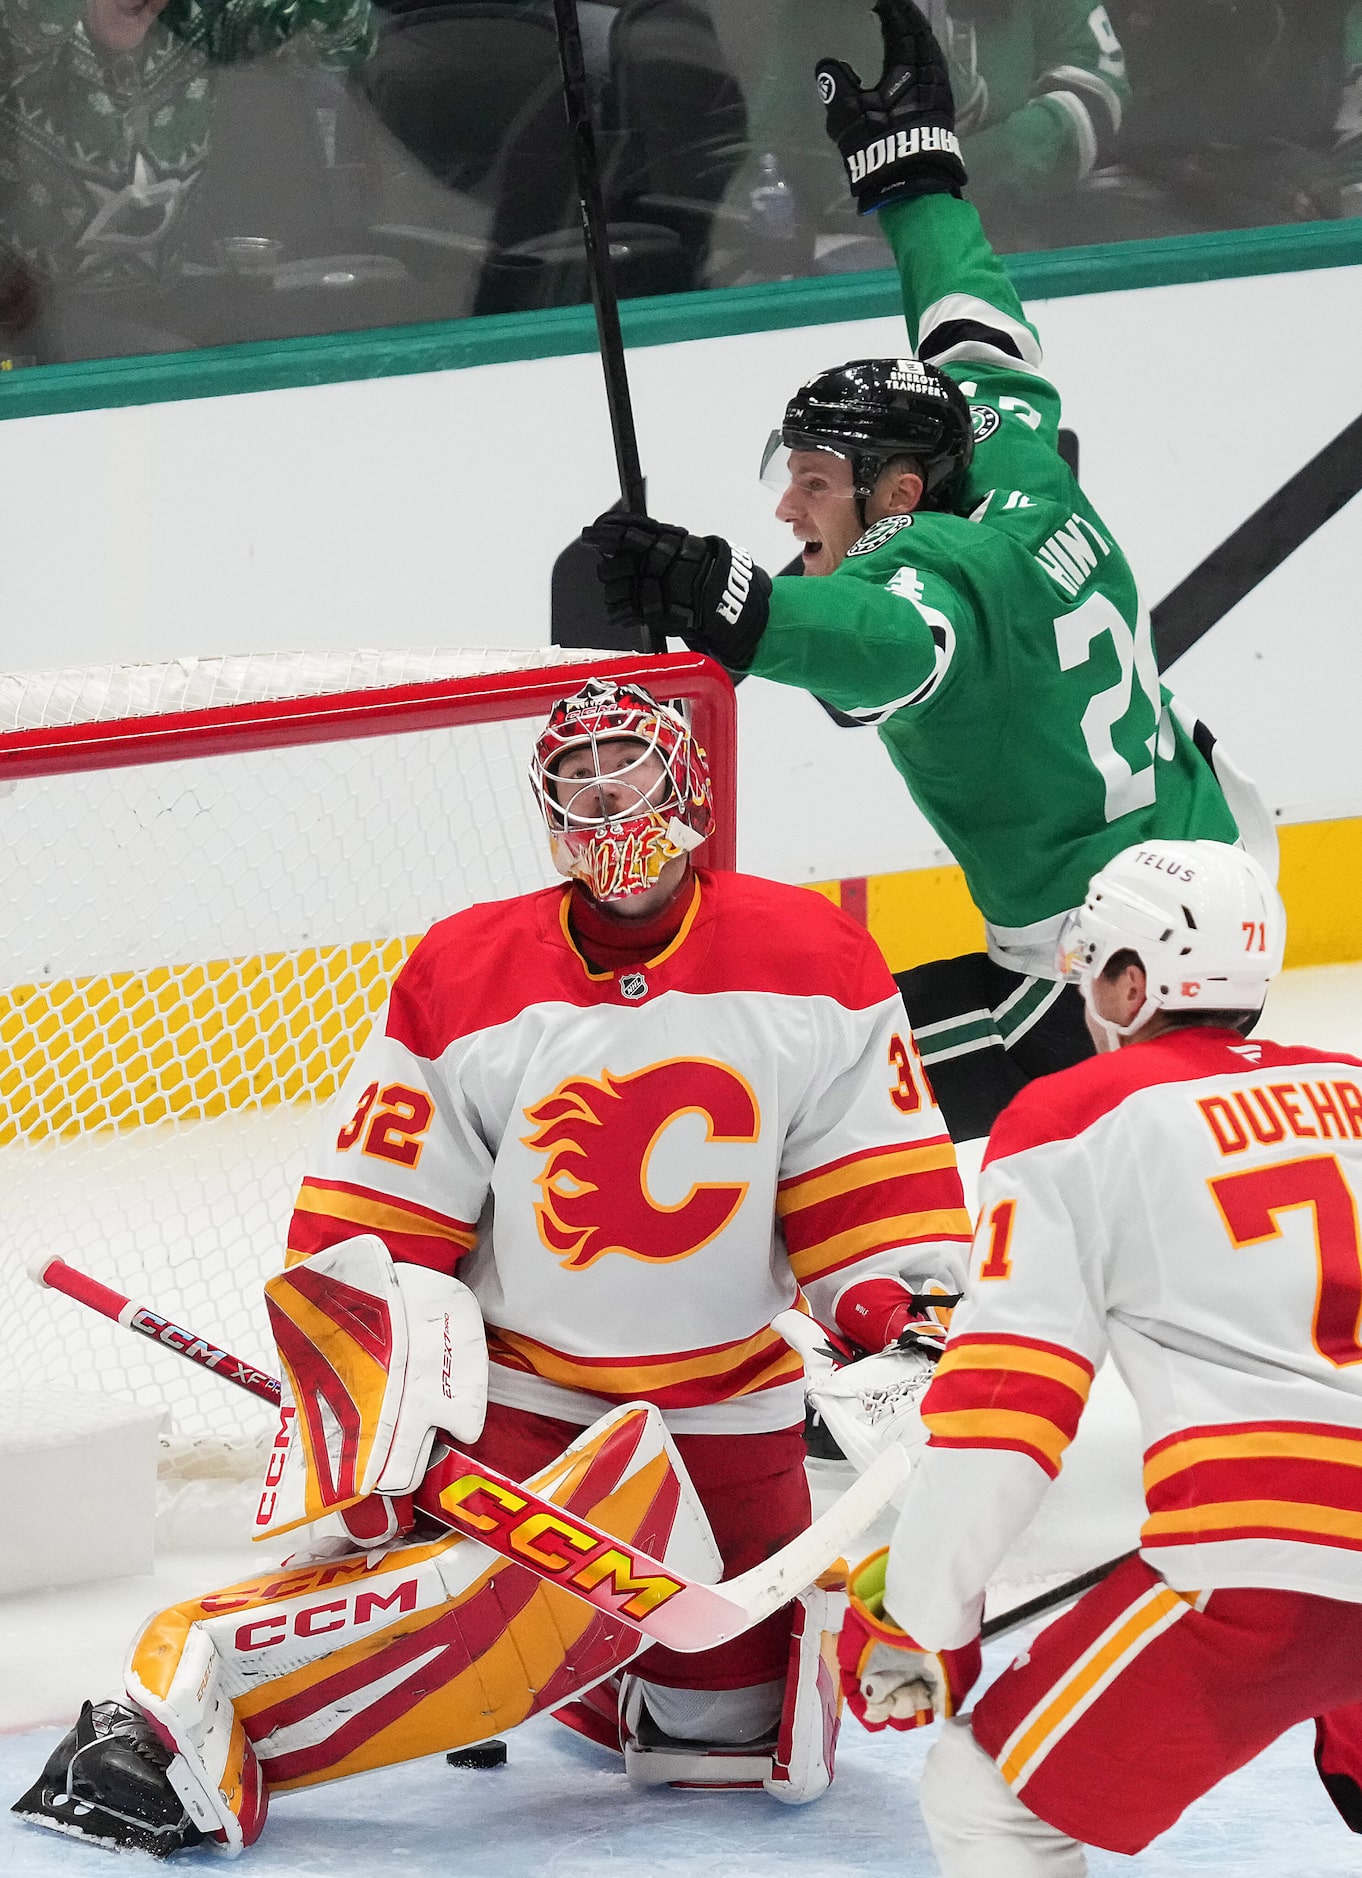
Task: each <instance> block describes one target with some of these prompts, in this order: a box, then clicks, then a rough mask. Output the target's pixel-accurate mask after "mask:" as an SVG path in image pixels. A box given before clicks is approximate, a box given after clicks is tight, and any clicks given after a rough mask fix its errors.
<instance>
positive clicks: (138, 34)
mask: <svg viewBox="0 0 1362 1878" xmlns="http://www.w3.org/2000/svg"><path fill="white" fill-rule="evenodd" d="M289 42H296V43H297V44H298V46H299V47H300V49H301V50H302V52H303V54H304V56H306V57H307V58H309V59H311V60H312V61H314V62H316V63H320V64H323V65H326V66H329V67H330V68H332V69H336V70H347V69H349V68H351V67H353V66H354V65H357V64H359V63H361V62H362V61H363V60H364V59H365V58H366V57H367V55H368V52H369V50H370V46H371V43H372V25H371V14H370V6H369V0H215V3H214V4H208V5H205V4H201V3H200V0H84V5H82V4H81V0H0V71H3V73H4V79H3V85H2V86H0V338H3V339H4V341H5V342H6V344H7V346H8V348H9V349H10V350H12V351H13V352H15V353H32V354H35V355H36V356H38V357H39V358H53V357H56V358H62V357H84V356H109V355H116V354H119V353H127V352H142V351H166V350H180V349H183V347H184V346H185V345H186V343H187V341H186V340H185V339H184V338H183V337H181V336H179V335H178V334H177V333H176V332H175V331H174V314H173V310H172V308H171V305H170V303H169V302H168V300H167V298H166V292H165V290H166V289H168V288H170V287H172V286H173V284H174V282H175V280H176V279H177V277H178V276H179V275H180V273H181V269H182V266H183V259H184V256H183V240H184V233H185V220H186V210H187V208H188V206H189V204H190V203H191V201H192V199H193V196H194V194H195V191H196V189H197V187H198V185H199V183H200V181H201V178H202V175H203V172H204V167H205V164H206V163H207V161H208V159H209V151H210V145H211V140H212V127H213V112H214V101H215V91H216V82H217V80H216V72H215V68H216V67H218V66H221V65H226V64H229V63H232V62H234V61H237V60H245V59H253V58H259V57H262V56H263V55H265V54H268V53H271V52H274V51H276V50H277V49H278V48H280V47H281V46H284V45H285V44H287V43H289ZM163 322H164V323H163Z"/></svg>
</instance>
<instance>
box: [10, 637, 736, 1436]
mask: <svg viewBox="0 0 1362 1878" xmlns="http://www.w3.org/2000/svg"><path fill="white" fill-rule="evenodd" d="M592 676H601V677H605V676H608V677H612V678H617V679H630V680H635V681H637V682H639V683H641V684H644V685H646V686H647V687H648V689H649V690H650V691H651V692H652V693H653V695H654V696H655V697H658V698H659V699H660V700H663V701H667V702H672V703H678V704H681V705H683V706H684V707H685V708H686V710H687V711H688V713H689V715H690V719H691V723H692V726H693V728H694V730H695V733H696V736H697V738H698V740H699V742H700V743H701V744H702V745H703V746H704V747H705V749H706V750H707V752H708V755H709V759H710V766H711V770H712V772H713V776H714V782H715V829H714V832H713V834H712V835H711V836H710V838H709V841H708V842H707V843H706V846H705V848H704V849H703V850H702V853H701V858H702V859H703V861H704V862H705V863H706V864H707V865H710V866H714V867H719V868H731V867H732V866H733V865H734V862H735V858H736V838H735V833H736V802H735V780H736V733H735V709H734V696H733V688H732V686H731V684H730V683H729V680H728V678H727V676H726V675H725V674H724V672H723V671H722V670H721V669H720V668H719V667H718V666H716V665H714V664H713V663H712V662H711V661H709V660H707V659H704V658H701V657H699V656H698V655H695V654H690V653H681V654H668V655H665V656H662V657H655V658H648V657H641V656H640V657H631V658H620V657H618V656H614V655H604V654H603V655H600V656H599V657H592V656H591V655H590V654H583V653H581V652H571V653H567V652H563V651H558V650H548V649H543V650H540V649H536V650H532V651H527V650H515V651H509V652H507V651H497V650H490V651H481V650H468V651H455V652H447V653H440V652H428V653H400V652H391V653H387V652H364V653H339V654H330V653H320V654H268V655H255V656H242V657H239V658H223V659H190V660H182V661H176V662H174V663H172V664H167V665H162V666H154V665H143V666H132V667H121V668H120V667H108V668H97V669H91V670H86V671H73V672H56V673H20V674H9V675H6V674H0V855H3V856H4V863H5V872H6V879H7V884H8V893H7V896H6V901H5V903H4V904H3V905H0V960H3V969H0V1180H2V1181H3V1182H4V1184H5V1190H6V1194H7V1206H6V1212H7V1230H6V1234H5V1237H4V1240H3V1242H0V1391H6V1392H15V1391H18V1392H26V1391H32V1390H42V1389H45V1388H52V1387H66V1388H70V1387H75V1388H81V1389H89V1390H95V1391H99V1392H103V1393H107V1394H113V1395H118V1396H125V1397H132V1398H134V1399H137V1400H140V1401H143V1402H149V1403H151V1402H154V1403H160V1404H163V1405H164V1406H165V1407H166V1408H167V1409H168V1410H169V1411H170V1414H171V1416H172V1418H173V1421H174V1424H175V1426H176V1428H177V1429H178V1430H179V1432H180V1433H181V1435H183V1436H185V1437H187V1438H189V1439H190V1440H194V1439H200V1440H202V1439H203V1438H205V1437H210V1436H214V1435H216V1434H218V1433H220V1432H223V1431H225V1432H227V1433H228V1434H238V1435H242V1436H244V1437H249V1436H251V1435H253V1434H255V1433H257V1432H259V1427H260V1425H259V1423H258V1422H257V1423H253V1422H252V1414H253V1411H252V1410H251V1405H250V1404H249V1402H247V1403H246V1404H245V1408H246V1413H245V1415H244V1417H243V1414H242V1411H241V1409H240V1407H239V1405H238V1403H237V1401H236V1400H235V1399H234V1396H235V1393H236V1392H233V1391H224V1390H222V1389H221V1388H220V1386H219V1385H217V1384H216V1383H215V1382H214V1380H213V1379H212V1378H211V1377H201V1376H200V1375H198V1373H197V1372H194V1371H192V1370H189V1368H188V1366H186V1365H182V1364H179V1363H177V1362H176V1360H175V1359H174V1357H173V1356H172V1355H171V1354H170V1353H169V1352H167V1353H164V1354H162V1353H161V1352H158V1351H156V1350H155V1349H154V1348H150V1347H149V1346H147V1345H146V1344H145V1343H143V1342H141V1341H140V1340H139V1339H136V1338H126V1337H125V1336H124V1334H123V1333H122V1332H120V1331H118V1330H117V1329H116V1328H115V1327H113V1326H112V1325H106V1324H104V1323H103V1321H102V1320H100V1319H98V1318H94V1317H91V1316H89V1314H87V1313H81V1312H78V1311H76V1310H75V1308H74V1307H73V1306H71V1305H70V1304H69V1303H68V1302H66V1301H65V1300H63V1299H62V1298H60V1297H58V1296H56V1295H55V1294H53V1293H50V1292H43V1291H41V1290H40V1289H39V1288H38V1287H37V1286H36V1285H34V1284H33V1283H32V1282H31V1280H30V1279H29V1278H28V1276H27V1267H28V1265H29V1264H30V1263H31V1262H32V1261H33V1260H34V1259H37V1258H40V1257H42V1256H47V1257H54V1256H55V1257H63V1256H64V1257H66V1258H68V1259H69V1261H70V1262H71V1263H72V1264H75V1265H78V1266H81V1267H82V1268H84V1269H86V1270H88V1271H89V1272H90V1273H91V1274H92V1275H93V1276H94V1277H95V1278H97V1279H100V1280H102V1281H104V1282H106V1283H109V1284H111V1285H113V1286H114V1287H115V1288H117V1289H119V1290H122V1291H125V1292H128V1293H130V1294H132V1295H133V1296H134V1297H137V1296H139V1295H144V1294H145V1295H150V1296H152V1297H154V1298H156V1299H157V1300H158V1303H159V1308H161V1309H162V1310H163V1311H166V1312H167V1313H169V1315H171V1316H172V1317H174V1318H176V1319H178V1321H180V1322H184V1323H192V1324H193V1325H194V1326H195V1328H196V1330H200V1331H201V1332H202V1334H204V1335H206V1336H209V1337H215V1338H217V1339H219V1340H220V1341H221V1342H222V1343H223V1344H224V1345H225V1347H227V1348H231V1349H234V1350H239V1351H240V1353H241V1354H242V1355H243V1356H244V1357H245V1358H247V1359H248V1360H250V1361H254V1362H256V1363H257V1364H258V1365H260V1366H261V1367H262V1368H269V1367H270V1362H271V1359H272V1354H273V1353H272V1350H271V1347H270V1341H269V1337H268V1330H267V1326H266V1321H265V1317H264V1311H263V1306H262V1305H261V1303H260V1294H259V1286H260V1282H261V1280H262V1279H263V1277H265V1276H267V1275H268V1274H269V1273H270V1272H272V1271H274V1270H276V1269H277V1268H278V1265H279V1263H280V1260H281V1256H282V1246H283V1238H284V1232H285V1228H286V1225H287V1219H288V1211H289V1207H290V1205H291V1198H292V1193H293V1191H294V1190H295V1189H296V1178H297V1172H298V1169H299V1167H300V1165H301V1160H302V1157H303V1156H304V1154H305V1152H306V1148H307V1144H308V1142H309V1140H310V1138H311V1134H312V1132H313V1130H314V1129H315V1127H316V1126H317V1121H318V1109H319V1105H320V1104H322V1103H324V1102H326V1101H327V1100H329V1099H330V1097H331V1095H332V1094H334V1092H335V1090H336V1089H337V1088H338V1087H339V1084H340V1081H341V1080H342V1078H343V1076H344V1074H345V1070H346V1068H347V1067H348V1064H349V1061H350V1059H351V1057H352V1056H353V1054H354V1051H355V1049H356V1048H357V1047H358V1044H359V1041H360V1040H361V1039H362V1037H363V1035H364V1034H366V1033H367V1030H368V1028H369V1026H370V1025H371V1024H372V1022H373V1020H374V1017H375V1016H376V1015H377V1013H378V1011H379V1010H380V1009H381V1008H382V1003H383V1000H384V998H385V997H386V995H387V988H388V985H389V984H390V982H391V979H392V976H393V975H394V973H395V972H396V970H397V968H398V967H399V966H400V964H401V962H402V960H403V959H404V958H405V957H406V955H407V953H408V952H409V951H410V949H411V946H412V945H413V944H414V943H415V940H416V939H417V938H418V937H419V936H420V934H421V932H423V931H424V930H425V929H426V928H427V927H428V926H429V925H430V924H432V923H433V922H434V920H435V919H437V918H440V917H443V916H445V915H446V914H448V913H451V912H454V911H456V910H458V908H459V907H460V906H462V905H467V904H470V903H471V902H472V901H474V900H486V899H495V898H500V897H509V896H510V895H513V894H515V893H518V892H524V891H529V890H532V889H534V888H536V887H539V886H542V885H545V884H547V883H549V882H551V881H552V880H554V879H556V878H557V876H555V875H554V874H553V872H552V868H551V865H550V862H549V856H548V842H547V837H546V835H545V832H544V830H543V826H542V822H540V821H539V817H538V810H537V808H536V807H535V805H534V802H533V800H532V798H531V793H530V788H529V783H528V778H527V776H526V768H527V763H528V755H529V750H530V747H531V746H532V743H533V739H534V736H535V734H536V732H537V730H538V728H539V726H540V725H541V724H542V722H543V720H544V718H545V717H546V716H547V714H548V711H549V709H550V707H551V705H552V704H553V703H554V702H555V701H556V700H557V699H559V698H560V697H563V696H565V695H568V694H569V693H570V692H572V691H574V690H576V689H577V688H578V687H579V686H580V685H581V683H582V682H583V681H584V680H586V679H587V678H589V677H592ZM182 1370H184V1371H187V1372H188V1373H187V1374H183V1375H182V1374H181V1371H182ZM210 1445H211V1443H210Z"/></svg>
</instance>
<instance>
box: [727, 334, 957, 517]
mask: <svg viewBox="0 0 1362 1878" xmlns="http://www.w3.org/2000/svg"><path fill="white" fill-rule="evenodd" d="M782 447H783V448H784V449H786V450H831V451H833V452H835V453H836V454H837V455H838V456H844V457H846V458H847V459H848V460H849V462H850V464H851V473H852V476H853V477H854V479H855V491H856V495H857V497H858V498H859V499H860V500H861V501H862V502H863V501H864V500H865V498H866V497H867V496H868V495H869V494H870V492H871V490H872V489H873V488H874V487H875V484H876V483H877V482H878V480H879V478H880V476H881V474H882V473H883V470H884V467H885V465H886V464H887V463H888V462H890V461H891V460H892V459H893V458H894V457H896V456H911V457H914V458H915V459H916V460H917V462H918V463H920V464H921V466H922V475H923V481H924V482H925V484H926V488H925V490H924V492H923V506H924V508H934V509H940V508H947V507H949V505H950V496H951V492H952V490H953V488H954V487H955V485H956V483H957V482H958V481H959V479H960V478H961V477H962V476H963V475H964V473H965V471H966V470H967V469H968V468H969V465H970V460H971V458H972V457H973V455H974V426H973V420H972V418H971V416H970V408H969V404H968V402H967V401H966V398H965V395H964V393H963V392H962V391H961V389H960V387H959V386H958V385H957V384H956V383H955V380H954V379H952V378H948V377H947V376H946V374H945V373H944V372H942V371H938V370H937V368H936V366H934V365H924V364H923V363H922V362H921V360H919V359H850V360H848V362H847V363H846V364H845V365H837V366H834V367H833V368H832V370H831V371H827V372H820V373H819V374H818V376H817V378H811V379H810V380H809V382H808V383H807V384H806V385H801V386H800V388H799V390H798V391H797V392H796V393H795V395H794V396H793V398H791V400H790V402H789V403H788V404H787V405H786V407H785V421H784V423H783V424H782V425H781V427H780V429H779V430H778V431H773V432H772V433H771V440H770V442H769V443H768V445H767V446H766V455H765V456H764V458H763V459H762V475H763V477H764V476H765V474H766V471H767V468H768V466H769V465H770V463H771V460H772V458H773V457H774V456H775V455H776V454H777V453H778V452H779V450H780V449H781V448H782Z"/></svg>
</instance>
